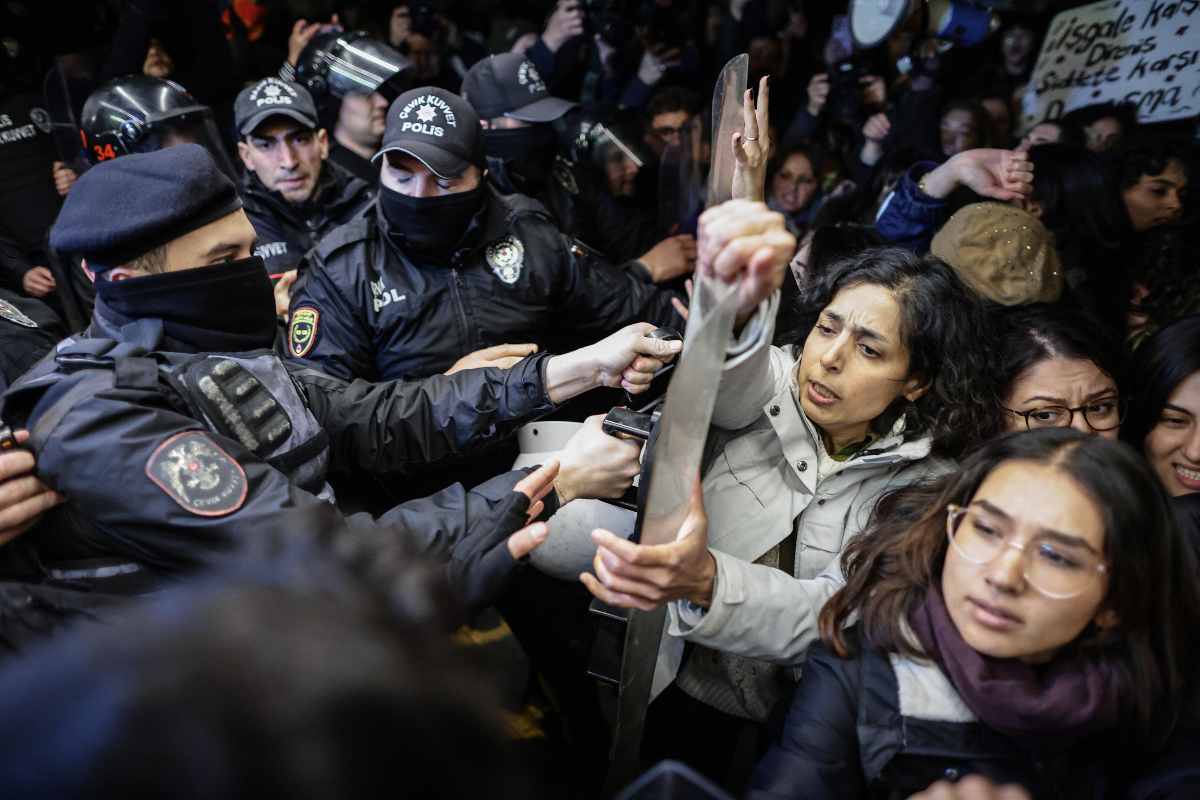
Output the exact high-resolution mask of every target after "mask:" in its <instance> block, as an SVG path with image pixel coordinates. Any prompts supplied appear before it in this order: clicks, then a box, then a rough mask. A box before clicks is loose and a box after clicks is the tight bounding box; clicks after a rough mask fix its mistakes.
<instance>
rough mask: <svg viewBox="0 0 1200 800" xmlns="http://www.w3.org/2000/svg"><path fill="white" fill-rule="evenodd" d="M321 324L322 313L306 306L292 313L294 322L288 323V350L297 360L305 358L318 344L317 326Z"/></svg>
mask: <svg viewBox="0 0 1200 800" xmlns="http://www.w3.org/2000/svg"><path fill="white" fill-rule="evenodd" d="M320 322H321V312H320V311H318V310H317V309H315V308H310V307H308V306H305V307H304V308H297V309H296V310H295V311H294V312H292V320H291V322H290V323H288V350H290V351H291V353H292V355H294V356H295V357H296V358H304V357H305V356H306V355H308V352H309V351H310V350H312V349H313V345H314V344H316V343H317V326H318V325H319V324H320Z"/></svg>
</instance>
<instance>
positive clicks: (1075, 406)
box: [988, 303, 1122, 439]
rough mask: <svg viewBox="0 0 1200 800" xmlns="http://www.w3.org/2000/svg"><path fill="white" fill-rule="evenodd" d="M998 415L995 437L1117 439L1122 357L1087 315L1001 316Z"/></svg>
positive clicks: (1057, 310) (1050, 310) (1029, 309)
mask: <svg viewBox="0 0 1200 800" xmlns="http://www.w3.org/2000/svg"><path fill="white" fill-rule="evenodd" d="M996 322H997V331H996V343H995V347H994V348H993V349H992V350H991V352H992V356H993V358H994V360H995V367H994V369H993V372H992V375H993V378H994V379H995V380H996V385H997V388H996V396H997V398H998V400H999V403H998V404H997V406H996V409H995V415H994V417H993V419H992V425H991V430H990V431H989V432H988V434H989V435H996V434H999V433H1002V432H1004V431H1024V430H1040V429H1042V428H1074V429H1075V430H1077V431H1080V432H1081V433H1094V434H1098V435H1100V436H1104V437H1107V438H1109V439H1116V438H1117V434H1118V433H1119V431H1120V426H1121V412H1122V406H1121V393H1120V389H1119V387H1118V385H1117V379H1118V377H1119V376H1120V374H1121V363H1122V351H1121V349H1120V343H1119V341H1118V340H1117V338H1116V337H1115V336H1114V335H1113V334H1112V333H1111V332H1110V331H1109V330H1108V329H1106V328H1105V327H1104V326H1103V325H1101V324H1100V323H1099V322H1098V321H1096V320H1095V319H1093V318H1092V317H1090V316H1088V315H1087V314H1086V313H1084V312H1082V311H1078V310H1075V309H1071V308H1068V307H1064V306H1059V305H1047V304H1044V303H1035V304H1032V305H1027V306H1015V307H1013V308H1005V309H1001V310H998V311H997V312H996Z"/></svg>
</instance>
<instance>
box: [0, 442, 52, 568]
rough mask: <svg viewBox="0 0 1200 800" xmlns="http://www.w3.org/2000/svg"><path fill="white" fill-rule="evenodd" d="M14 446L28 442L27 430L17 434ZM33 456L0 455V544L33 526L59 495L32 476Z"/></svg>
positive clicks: (24, 453)
mask: <svg viewBox="0 0 1200 800" xmlns="http://www.w3.org/2000/svg"><path fill="white" fill-rule="evenodd" d="M14 436H15V437H16V440H17V444H24V443H25V442H27V441H28V440H29V431H17V432H16V433H15V434H14ZM34 463H35V462H34V459H33V453H30V452H29V451H28V450H20V449H17V450H8V451H5V452H0V545H2V544H4V543H6V542H10V541H12V540H13V539H15V538H17V537H18V536H20V535H21V534H22V533H24V532H25V531H27V530H29V529H30V528H31V527H33V525H34V523H36V522H37V521H38V520H39V519H41V517H42V514H44V513H46V512H47V511H48V510H50V509H51V508H54V507H55V506H56V505H58V504H59V503H61V502H63V499H64V498H63V496H62V495H61V494H59V493H58V492H54V491H51V490H50V489H48V488H46V485H45V484H43V483H42V482H41V481H39V480H38V479H37V477H36V476H35V475H34V474H33V468H34Z"/></svg>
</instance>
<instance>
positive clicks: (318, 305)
mask: <svg viewBox="0 0 1200 800" xmlns="http://www.w3.org/2000/svg"><path fill="white" fill-rule="evenodd" d="M375 160H376V162H378V163H379V165H380V170H381V172H380V189H379V196H378V198H377V200H376V204H375V207H374V209H373V211H371V212H368V213H366V214H364V215H363V216H362V217H360V218H359V219H356V220H354V221H352V222H350V223H348V224H347V225H344V226H342V227H340V228H338V229H336V230H335V231H334V232H333V233H331V234H330V235H329V236H327V237H325V238H324V239H323V240H322V241H321V242H320V243H319V244H318V245H317V247H316V248H315V249H314V250H313V251H312V252H311V253H310V254H309V256H308V265H309V267H308V270H307V274H306V275H305V277H304V280H303V282H302V285H300V286H298V287H297V289H296V291H295V292H294V293H293V295H292V303H291V314H292V316H291V327H290V333H289V337H288V342H287V346H288V352H289V354H290V355H291V356H292V357H294V358H300V359H305V360H307V361H308V362H310V363H312V364H316V365H318V366H320V367H321V369H323V370H325V371H326V372H328V373H329V374H331V375H336V376H338V377H341V378H346V379H349V378H352V377H364V378H368V379H371V380H376V379H394V378H421V377H425V376H429V375H435V374H437V373H440V372H445V371H447V370H449V369H451V368H453V367H455V365H456V362H458V361H459V359H462V358H463V357H464V356H466V355H467V354H469V353H473V352H475V351H478V350H480V349H481V348H488V347H492V346H497V345H502V344H506V343H509V344H511V343H534V344H537V345H540V346H542V347H545V346H547V345H553V344H558V345H563V344H568V345H571V346H575V345H577V344H579V343H580V340H581V338H582V339H583V340H590V339H594V338H596V337H597V336H603V335H605V334H608V333H610V332H612V331H614V330H616V329H618V328H621V327H622V326H624V325H628V324H629V323H631V322H634V321H637V320H646V321H649V322H652V323H656V324H658V325H660V326H664V327H678V326H679V324H680V322H681V320H680V318H679V317H678V315H677V314H676V313H675V311H674V309H673V308H672V306H671V299H672V297H674V296H676V295H675V294H674V293H673V292H670V291H664V290H660V289H658V288H656V287H654V286H652V285H649V284H647V283H645V282H643V281H641V280H639V279H637V278H636V277H633V276H632V275H630V274H629V273H628V272H627V271H624V270H618V269H616V268H614V267H612V266H610V265H608V264H606V263H604V262H602V261H601V260H600V259H598V258H596V257H595V255H594V253H593V252H592V251H590V250H589V249H588V248H586V247H585V246H583V245H581V244H579V243H578V242H576V241H574V240H572V239H570V238H569V237H567V236H564V235H563V234H562V233H560V232H559V230H558V229H557V228H556V227H555V225H554V222H553V221H552V220H551V218H550V217H549V216H548V215H547V213H546V211H545V209H544V208H543V207H542V206H541V204H539V203H538V202H536V201H535V200H532V199H530V198H528V197H525V196H523V195H517V194H510V195H504V196H502V195H500V194H499V193H497V192H496V191H495V190H494V189H493V188H491V187H490V186H489V185H488V183H487V181H486V180H485V174H484V171H485V169H486V161H485V157H484V148H483V136H482V130H481V128H480V124H479V117H478V115H477V114H476V113H475V110H474V109H473V108H471V106H470V104H469V103H467V102H466V101H465V100H464V99H463V98H462V97H459V96H458V95H456V94H453V93H452V92H448V91H445V90H444V89H438V88H433V87H424V88H419V89H413V90H411V91H408V92H406V93H404V94H403V95H401V96H400V97H398V98H397V99H396V100H395V102H393V103H392V105H391V108H390V109H389V110H388V121H387V130H386V132H385V134H384V138H383V146H382V148H381V149H380V151H379V153H377V154H376V156H375ZM459 366H462V365H461V364H460V365H459ZM469 366H474V364H469Z"/></svg>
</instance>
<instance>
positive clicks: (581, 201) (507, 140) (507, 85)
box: [462, 53, 696, 283]
mask: <svg viewBox="0 0 1200 800" xmlns="http://www.w3.org/2000/svg"><path fill="white" fill-rule="evenodd" d="M462 93H463V97H465V98H466V99H467V101H468V102H469V103H470V104H471V106H472V107H473V108H474V109H475V111H476V112H477V113H478V114H479V117H480V122H481V123H482V125H483V129H484V130H483V141H484V150H485V151H486V153H487V164H488V179H489V180H490V181H491V183H492V185H494V186H495V187H496V189H497V190H498V191H500V192H501V193H502V194H514V193H519V194H524V195H528V196H530V197H533V198H534V199H536V200H538V201H539V202H541V203H542V204H543V205H544V206H545V207H546V209H547V210H548V211H549V212H550V214H551V216H552V217H553V218H554V221H555V223H556V224H557V225H558V227H559V229H560V230H562V231H564V232H565V233H568V234H570V235H572V236H578V237H579V238H580V239H581V240H583V241H584V242H586V243H587V244H588V245H590V246H592V247H594V248H596V249H598V250H600V251H601V252H602V253H604V254H605V255H611V253H610V252H609V251H610V250H612V248H611V247H610V246H609V245H611V244H612V243H613V242H620V245H619V246H620V248H621V250H620V252H622V253H623V252H625V251H626V250H628V249H629V247H630V245H631V244H635V243H633V242H630V241H629V232H628V230H626V226H625V225H623V224H617V223H616V221H615V220H614V219H613V217H614V216H615V215H613V214H607V215H605V214H603V213H601V211H600V209H598V208H597V206H599V205H600V204H601V203H602V202H603V198H602V197H601V195H600V193H599V191H598V189H597V188H596V187H595V185H594V181H592V180H589V179H588V178H587V177H585V176H584V175H583V174H582V173H581V171H580V169H579V167H578V165H576V164H575V163H573V162H572V161H570V160H569V159H567V158H564V157H563V156H562V154H560V153H558V152H557V148H556V146H555V145H556V136H558V135H559V134H560V133H561V131H560V129H563V128H565V127H566V124H565V120H566V119H567V115H568V114H570V112H571V111H572V110H573V109H574V108H576V107H577V106H578V103H572V102H569V101H567V100H564V99H562V98H560V97H554V96H553V95H551V94H550V92H549V91H548V90H547V89H546V84H545V82H544V81H543V80H542V77H541V75H539V74H538V71H537V67H535V66H534V65H533V62H532V61H530V60H529V59H527V58H525V57H524V56H522V55H521V54H519V53H501V54H500V55H493V56H488V57H487V58H485V59H482V60H480V61H479V62H477V63H476V64H475V65H474V66H472V67H471V69H470V71H469V72H467V77H466V78H464V79H463V88H462ZM603 135H604V136H607V137H608V138H611V137H612V134H610V133H605V134H603ZM630 214H631V215H632V214H633V211H630ZM635 238H641V237H635ZM632 252H634V253H637V252H640V251H638V250H636V249H635V250H633V251H632ZM695 262H696V240H695V238H694V237H692V236H691V235H688V234H680V235H675V236H670V237H667V238H665V239H664V240H662V241H660V242H658V243H656V244H655V245H654V246H653V247H651V248H650V249H649V250H647V251H646V252H644V253H642V254H641V255H639V256H637V258H634V259H631V260H629V261H626V262H625V263H623V264H622V265H621V267H622V268H623V269H629V270H632V271H633V272H634V274H636V275H638V276H639V277H642V278H644V279H647V280H649V281H651V282H653V283H663V282H666V281H669V280H672V279H674V278H678V277H680V276H681V275H685V274H687V273H690V272H691V271H692V268H693V266H694V265H695Z"/></svg>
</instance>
